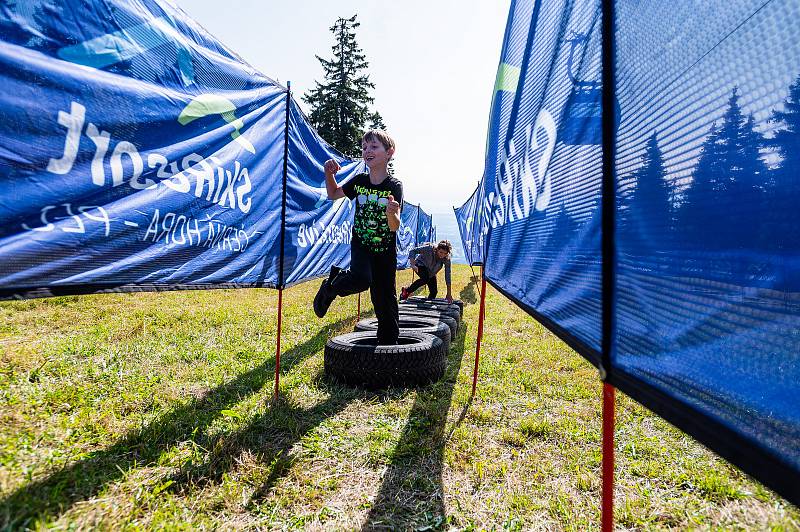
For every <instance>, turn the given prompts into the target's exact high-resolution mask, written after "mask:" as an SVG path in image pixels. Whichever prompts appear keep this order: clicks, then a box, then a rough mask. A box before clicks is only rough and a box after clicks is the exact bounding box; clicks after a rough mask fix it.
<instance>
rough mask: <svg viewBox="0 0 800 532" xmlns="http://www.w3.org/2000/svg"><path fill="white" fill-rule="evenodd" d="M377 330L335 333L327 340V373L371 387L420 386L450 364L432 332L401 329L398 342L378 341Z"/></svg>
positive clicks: (439, 374) (437, 338)
mask: <svg viewBox="0 0 800 532" xmlns="http://www.w3.org/2000/svg"><path fill="white" fill-rule="evenodd" d="M376 343H377V337H376V336H375V332H374V331H361V332H353V333H348V334H343V335H341V336H335V337H333V338H331V339H329V340H328V342H327V343H326V344H325V374H326V375H328V376H330V377H332V378H333V379H335V380H336V381H338V382H340V383H342V384H346V385H348V386H359V387H363V388H368V389H378V388H386V387H388V386H417V385H422V384H428V383H431V382H434V381H437V380H439V379H441V378H442V376H443V375H444V372H445V369H446V368H447V350H446V349H445V345H444V342H442V340H441V338H439V337H437V336H434V335H432V334H426V333H420V332H414V331H400V337H399V338H398V345H376Z"/></svg>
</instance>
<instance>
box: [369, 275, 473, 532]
mask: <svg viewBox="0 0 800 532" xmlns="http://www.w3.org/2000/svg"><path fill="white" fill-rule="evenodd" d="M462 294H463V291H462ZM462 299H463V296H462ZM466 333H467V326H466V324H462V325H461V327H460V330H459V332H458V335H457V337H456V340H455V341H454V342H453V344H452V345H451V346H450V354H449V361H448V365H447V373H446V374H445V376H444V378H443V379H442V380H440V381H439V382H437V383H436V384H434V385H432V386H429V387H427V388H422V389H420V390H419V391H418V392H417V397H416V400H415V401H414V405H413V406H412V407H411V411H410V412H409V415H408V422H407V423H406V426H405V427H404V429H403V433H402V435H401V436H400V439H399V441H398V442H397V445H396V446H395V449H394V452H393V454H392V457H391V462H390V464H389V467H388V468H387V470H386V474H385V475H384V477H383V482H382V483H381V487H380V489H379V490H378V493H377V495H376V496H375V500H374V502H373V504H372V507H371V509H370V512H369V515H368V516H367V520H366V522H365V523H364V525H363V528H362V530H364V531H371V530H410V529H415V530H435V529H439V528H445V526H446V521H447V516H446V514H445V508H444V489H443V483H442V468H443V466H444V447H445V444H446V443H447V439H448V438H449V436H450V435H451V434H452V430H451V431H447V430H446V425H447V414H448V412H449V411H450V404H451V402H452V400H453V391H454V387H455V384H456V381H457V379H458V374H459V371H460V370H461V362H462V359H463V358H464V339H465V337H466ZM467 406H468V405H467ZM465 414H466V409H465V410H464V412H463V413H462V416H461V418H460V419H459V420H458V421H456V424H458V423H459V422H460V420H461V419H463V416H464V415H465Z"/></svg>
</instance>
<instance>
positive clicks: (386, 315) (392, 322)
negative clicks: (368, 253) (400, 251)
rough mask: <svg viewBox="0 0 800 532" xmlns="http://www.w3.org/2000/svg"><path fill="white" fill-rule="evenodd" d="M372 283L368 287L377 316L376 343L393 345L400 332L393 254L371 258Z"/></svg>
mask: <svg viewBox="0 0 800 532" xmlns="http://www.w3.org/2000/svg"><path fill="white" fill-rule="evenodd" d="M371 262H372V285H370V287H369V293H370V297H371V298H372V307H373V308H374V309H375V317H376V318H378V343H379V344H381V345H394V344H396V343H397V337H398V336H399V334H400V324H399V317H398V309H397V293H396V292H397V289H396V287H395V279H396V273H397V270H396V266H397V259H396V258H395V257H393V256H391V255H390V256H388V257H387V256H382V255H379V256H376V257H373V259H372V261H371Z"/></svg>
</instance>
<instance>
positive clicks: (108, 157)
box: [21, 94, 257, 252]
mask: <svg viewBox="0 0 800 532" xmlns="http://www.w3.org/2000/svg"><path fill="white" fill-rule="evenodd" d="M235 111H236V107H235V106H234V105H233V104H232V103H231V102H230V101H229V100H227V99H226V98H223V97H219V96H216V95H213V94H205V95H200V96H197V97H195V98H193V99H192V100H191V101H190V102H189V103H188V104H187V105H186V106H185V107H184V109H183V110H182V112H181V113H180V115H179V116H178V117H177V119H176V120H177V122H178V123H180V124H182V125H186V124H188V123H190V122H192V121H194V120H196V119H199V118H202V117H205V116H211V115H220V116H221V118H222V119H223V120H224V121H225V122H227V123H229V124H231V125H232V127H233V128H234V131H233V132H232V133H231V138H232V139H233V140H235V141H236V142H237V143H238V144H239V145H240V146H242V147H243V148H245V149H246V150H247V151H248V152H250V153H255V147H254V146H253V144H252V143H251V142H250V141H248V140H247V139H245V138H244V137H243V136H242V135H241V133H240V129H242V128H243V127H244V124H243V122H242V120H241V119H239V118H237V117H236V115H235ZM87 118H88V117H87V109H86V107H84V106H83V105H81V104H80V103H78V102H74V101H73V102H71V104H70V109H69V111H68V112H67V111H63V110H62V111H59V112H58V117H57V123H58V125H59V126H61V127H63V128H64V129H65V131H64V142H63V149H62V153H61V156H60V157H52V158H50V159H49V161H48V164H47V167H46V170H47V171H48V172H50V173H52V174H56V175H67V174H69V173H70V172H72V171H73V168H74V165H75V162H76V160H79V149H80V146H81V143H82V142H83V143H86V141H87V140H88V141H89V144H90V145H91V146H92V150H93V155H92V158H91V163H90V165H89V175H88V176H87V177H90V178H91V183H92V184H93V185H94V186H96V187H100V188H103V187H105V188H116V187H121V186H128V187H130V188H131V189H134V190H136V191H140V190H151V189H154V188H156V187H159V186H164V187H166V188H168V189H171V190H173V191H175V192H178V193H181V194H190V195H193V196H195V197H197V198H203V199H205V200H206V201H207V202H209V203H211V204H215V205H218V206H220V207H222V208H226V209H235V210H238V211H239V212H241V213H242V214H247V213H248V212H249V211H250V209H251V207H252V197H251V193H252V190H253V184H252V181H251V179H250V175H249V170H248V169H247V167H246V166H244V165H243V164H242V163H241V162H240V161H239V160H234V161H223V160H221V159H220V158H218V157H216V156H209V157H203V156H202V155H200V154H197V153H190V154H188V155H186V156H184V157H182V158H181V159H180V160H175V161H169V160H168V159H167V157H165V156H164V155H162V154H160V153H157V152H154V151H151V152H149V153H147V155H146V157H145V156H143V155H142V154H140V152H139V149H138V147H137V146H136V145H135V144H134V143H133V142H131V141H129V140H126V139H120V138H115V136H114V135H113V134H112V132H109V131H104V130H103V129H102V128H101V127H98V126H97V125H96V124H94V123H93V122H91V121H89V120H87ZM107 169H110V172H108V171H107ZM137 215H138V216H137ZM141 215H145V216H146V217H147V218H149V220H147V221H143V220H142V219H141ZM123 217H124V216H123ZM128 218H131V219H120V217H119V216H110V215H109V212H108V210H107V208H104V207H103V206H100V205H78V204H72V203H64V204H60V205H45V206H43V207H42V208H41V209H40V212H39V222H40V225H36V224H29V223H23V224H21V226H22V228H23V229H24V230H27V231H36V232H50V231H61V232H65V233H78V234H85V233H87V232H88V230H91V229H93V228H92V227H89V226H90V225H91V224H94V223H100V224H102V226H103V229H104V231H103V232H104V234H105V236H106V237H108V236H109V235H110V234H111V231H112V224H115V223H119V224H121V225H124V226H126V227H129V228H139V227H141V226H143V225H146V229H145V230H144V233H143V234H142V235H141V236H140V237H139V239H140V240H142V241H149V242H160V243H164V244H176V245H186V246H195V247H206V248H212V247H214V248H216V249H222V250H226V249H227V250H230V251H234V252H243V251H244V250H245V249H246V248H247V246H248V245H249V241H250V239H251V238H252V237H253V236H254V235H255V234H257V232H252V233H248V232H247V231H246V230H245V228H244V225H240V226H239V227H235V226H231V225H228V224H226V223H223V222H221V221H219V220H215V219H212V217H208V218H206V219H199V218H195V217H191V216H187V215H184V214H181V213H179V212H163V210H162V209H153V210H152V212H150V213H144V212H142V211H138V210H137V211H136V213H135V214H134V213H131V216H130V217H128ZM67 219H71V220H72V221H73V223H72V224H66V223H64V222H63V221H62V220H67ZM128 230H130V229H128Z"/></svg>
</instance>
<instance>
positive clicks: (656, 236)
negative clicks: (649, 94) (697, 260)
mask: <svg viewBox="0 0 800 532" xmlns="http://www.w3.org/2000/svg"><path fill="white" fill-rule="evenodd" d="M666 173H667V172H666V168H665V167H664V157H663V155H662V154H661V149H660V148H659V147H658V138H657V134H656V133H655V132H653V134H652V135H651V136H650V139H649V140H648V141H647V146H646V147H645V151H644V155H643V156H642V166H640V167H639V169H637V170H636V171H635V172H634V173H633V175H632V176H631V177H632V178H633V179H634V180H635V182H636V188H635V189H634V190H633V192H632V193H631V194H630V195H629V196H628V198H626V199H625V200H623V202H622V207H623V208H622V209H620V226H621V229H622V236H623V238H624V240H623V245H625V247H630V248H632V251H634V252H636V251H637V250H638V251H640V252H645V250H644V247H648V248H653V247H655V248H663V247H664V244H665V243H666V241H667V240H668V239H671V235H672V230H673V226H674V220H673V207H672V190H671V188H670V185H669V184H668V183H667V181H666V179H665V178H666ZM648 253H649V251H648Z"/></svg>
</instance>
